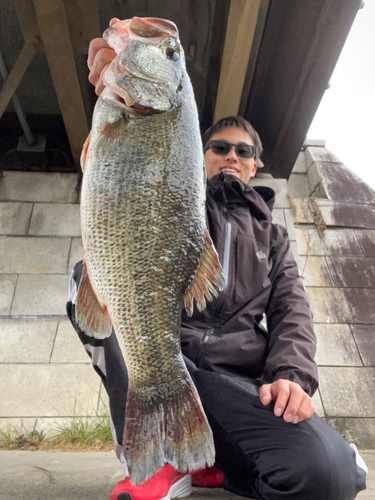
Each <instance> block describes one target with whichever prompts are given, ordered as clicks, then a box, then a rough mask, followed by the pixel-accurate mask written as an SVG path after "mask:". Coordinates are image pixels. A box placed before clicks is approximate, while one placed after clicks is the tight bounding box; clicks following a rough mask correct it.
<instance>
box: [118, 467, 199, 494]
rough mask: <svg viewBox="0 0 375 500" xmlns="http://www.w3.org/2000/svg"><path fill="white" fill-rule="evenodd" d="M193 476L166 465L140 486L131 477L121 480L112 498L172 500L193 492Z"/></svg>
mask: <svg viewBox="0 0 375 500" xmlns="http://www.w3.org/2000/svg"><path fill="white" fill-rule="evenodd" d="M191 491H192V487H191V476H190V474H183V473H181V472H178V471H176V470H175V469H174V468H173V467H172V466H171V465H169V464H167V465H164V467H162V468H161V469H160V470H159V471H158V472H157V473H156V474H155V475H154V476H153V477H151V478H150V479H147V481H146V482H145V483H143V484H140V485H138V486H134V485H133V484H131V482H130V479H129V478H128V477H127V478H126V479H124V480H122V481H120V482H119V483H118V485H117V486H116V488H115V489H114V490H113V491H112V493H111V495H110V497H109V498H110V499H111V500H171V499H172V498H184V497H188V496H189V495H190V494H191Z"/></svg>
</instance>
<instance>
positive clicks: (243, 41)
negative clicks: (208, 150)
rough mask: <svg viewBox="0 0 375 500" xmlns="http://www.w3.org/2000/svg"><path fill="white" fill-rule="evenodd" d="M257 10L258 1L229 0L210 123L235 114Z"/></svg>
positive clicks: (239, 98) (239, 99)
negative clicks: (212, 119) (215, 96)
mask: <svg viewBox="0 0 375 500" xmlns="http://www.w3.org/2000/svg"><path fill="white" fill-rule="evenodd" d="M259 7H260V0H231V4H230V10H229V17H228V24H227V31H226V37H225V45H224V53H223V59H222V63H221V72H220V81H219V89H218V95H217V100H216V107H215V118H214V122H216V121H217V120H219V119H220V118H223V117H224V116H228V115H236V114H237V113H238V108H239V105H240V101H241V95H242V89H243V85H244V81H245V76H246V71H247V65H248V62H249V57H250V52H251V46H252V43H253V38H254V33H255V27H256V23H257V19H258V13H259Z"/></svg>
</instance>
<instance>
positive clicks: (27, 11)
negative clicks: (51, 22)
mask: <svg viewBox="0 0 375 500" xmlns="http://www.w3.org/2000/svg"><path fill="white" fill-rule="evenodd" d="M13 3H14V7H15V10H16V14H17V17H18V22H19V23H20V27H21V30H22V34H23V38H24V40H25V43H27V42H31V41H36V40H37V41H38V46H37V50H43V44H42V41H41V37H40V32H39V26H38V23H37V21H36V16H35V11H34V6H33V2H32V0H13Z"/></svg>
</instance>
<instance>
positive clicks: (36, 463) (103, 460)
mask: <svg viewBox="0 0 375 500" xmlns="http://www.w3.org/2000/svg"><path fill="white" fill-rule="evenodd" d="M361 455H362V457H363V459H364V460H365V462H366V464H367V466H368V468H369V469H370V472H369V476H368V481H367V490H366V491H364V492H362V493H360V494H359V495H358V496H357V499H358V500H373V499H374V498H375V450H372V451H361ZM121 479H122V469H121V467H119V464H118V461H117V458H116V456H115V454H114V453H67V452H40V451H38V452H32V451H0V500H21V499H22V500H24V499H26V498H27V500H45V499H51V498H53V499H54V500H78V499H79V500H107V499H109V494H110V492H111V491H112V489H113V488H114V486H115V485H116V484H117V483H118V481H120V480H121ZM189 498H190V500H211V499H213V498H219V499H225V500H236V499H238V500H240V498H243V497H238V496H236V495H233V494H231V493H228V492H226V491H224V490H222V489H208V488H194V490H193V494H192V495H191V496H190V497H189ZM322 500H324V499H322Z"/></svg>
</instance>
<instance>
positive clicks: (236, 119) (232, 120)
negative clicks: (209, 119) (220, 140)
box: [202, 116, 263, 161]
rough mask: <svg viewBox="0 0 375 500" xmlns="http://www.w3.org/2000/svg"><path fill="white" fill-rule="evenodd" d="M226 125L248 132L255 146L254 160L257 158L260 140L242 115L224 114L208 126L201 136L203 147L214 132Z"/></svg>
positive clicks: (259, 150)
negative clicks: (223, 116)
mask: <svg viewBox="0 0 375 500" xmlns="http://www.w3.org/2000/svg"><path fill="white" fill-rule="evenodd" d="M227 127H237V128H240V129H241V130H244V131H245V132H247V133H248V134H249V136H250V137H251V138H252V140H253V143H254V146H255V147H256V155H255V161H257V160H259V157H260V155H261V154H262V151H263V146H262V142H261V140H260V137H259V135H258V132H257V131H256V130H255V129H254V128H253V127H252V126H251V124H250V122H248V121H247V120H245V118H242V116H226V117H225V118H221V120H219V121H218V122H216V123H215V124H214V125H212V126H211V127H210V128H208V129H207V130H206V132H205V133H204V134H203V136H202V142H203V149H205V148H206V146H207V144H208V142H209V140H210V139H211V137H212V136H213V135H214V134H216V132H220V130H223V129H224V128H227Z"/></svg>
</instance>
